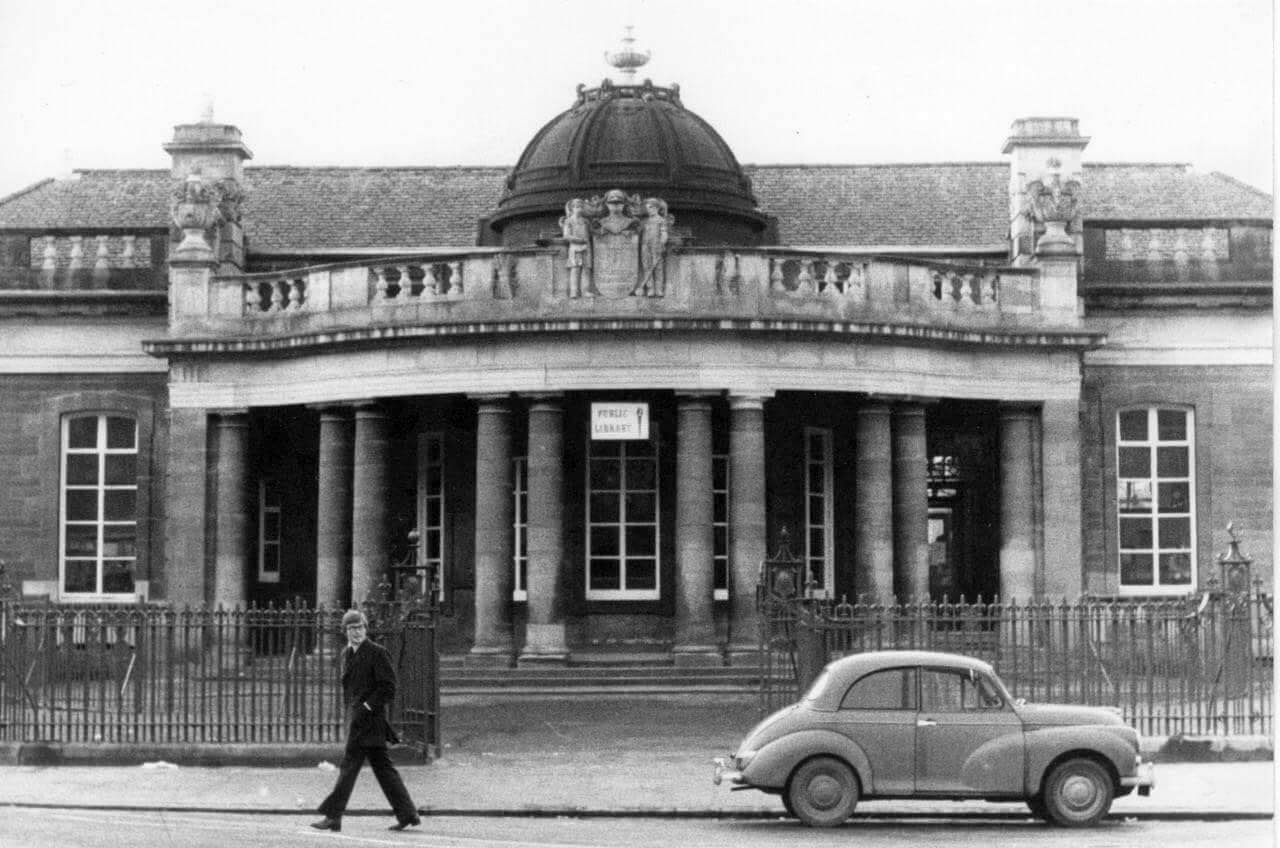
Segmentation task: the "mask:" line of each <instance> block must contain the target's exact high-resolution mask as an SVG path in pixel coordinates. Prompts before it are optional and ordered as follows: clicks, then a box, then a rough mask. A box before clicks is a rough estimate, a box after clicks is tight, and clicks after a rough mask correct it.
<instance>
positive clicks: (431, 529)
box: [418, 431, 449, 601]
mask: <svg viewBox="0 0 1280 848" xmlns="http://www.w3.org/2000/svg"><path fill="white" fill-rule="evenodd" d="M433 442H434V443H435V444H436V446H437V448H438V449H437V450H436V451H435V454H436V455H437V456H438V457H439V459H438V460H435V461H433V460H432V458H431V456H432V450H431V446H432V443H433ZM446 461H447V457H446V455H445V438H444V433H441V432H438V431H432V432H427V433H419V434H418V533H419V538H418V565H419V566H420V567H422V568H426V567H427V566H428V565H431V566H434V572H435V574H436V581H437V584H438V585H439V591H438V593H437V598H438V599H439V600H441V601H443V600H444V598H445V582H446V579H447V575H446V574H445V571H444V560H445V552H446V551H447V550H449V544H448V543H449V539H448V529H449V524H448V511H447V510H446V506H447V504H446V501H445V489H446V486H445V465H446ZM433 467H434V468H436V469H437V470H438V471H439V473H438V474H437V475H436V480H437V481H438V485H437V486H436V488H435V490H434V491H431V490H430V486H428V482H429V481H430V479H431V474H430V471H431V469H432V468H433ZM432 533H435V534H437V535H438V537H439V545H438V546H437V554H436V556H434V557H428V556H427V551H428V550H430V547H429V545H428V540H429V539H430V537H431V534H432ZM422 591H423V592H424V593H425V592H427V591H429V589H428V587H426V586H423V587H422Z"/></svg>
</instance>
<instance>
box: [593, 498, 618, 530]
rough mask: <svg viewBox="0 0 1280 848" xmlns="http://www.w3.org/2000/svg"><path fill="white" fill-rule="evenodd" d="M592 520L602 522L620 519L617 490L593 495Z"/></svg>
mask: <svg viewBox="0 0 1280 848" xmlns="http://www.w3.org/2000/svg"><path fill="white" fill-rule="evenodd" d="M591 520H592V521H594V522H596V523H600V522H612V521H618V520H619V517H618V495H617V493H615V492H606V493H604V494H601V493H599V492H594V493H592V495H591Z"/></svg>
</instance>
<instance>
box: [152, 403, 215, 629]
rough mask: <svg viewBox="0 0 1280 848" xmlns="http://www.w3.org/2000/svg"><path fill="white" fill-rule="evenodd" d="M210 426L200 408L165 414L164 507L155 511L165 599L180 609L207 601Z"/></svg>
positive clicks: (175, 410)
mask: <svg viewBox="0 0 1280 848" xmlns="http://www.w3.org/2000/svg"><path fill="white" fill-rule="evenodd" d="M209 423H210V422H209V414H208V412H207V411H206V410H204V409H170V410H169V448H168V462H167V467H166V468H165V489H164V503H163V504H162V505H161V508H160V510H159V512H160V514H161V515H163V516H164V597H165V600H167V601H169V602H170V603H172V604H174V605H175V606H179V607H181V606H199V605H201V604H204V603H207V602H209V601H210V600H212V598H211V597H210V595H209V591H210V587H209V586H208V585H207V584H206V579H207V576H206V575H207V571H206V567H205V566H206V562H207V557H208V549H207V547H206V545H205V540H206V538H207V534H208V532H209V517H210V516H211V515H212V514H213V510H212V508H211V507H210V505H209V504H208V503H207V502H206V500H205V498H206V494H205V492H206V489H207V488H208V484H209V477H208V473H209V472H208V464H209V443H210V437H209V436H210V434H209V430H210V427H209ZM153 579H154V578H153ZM153 585H154V584H153Z"/></svg>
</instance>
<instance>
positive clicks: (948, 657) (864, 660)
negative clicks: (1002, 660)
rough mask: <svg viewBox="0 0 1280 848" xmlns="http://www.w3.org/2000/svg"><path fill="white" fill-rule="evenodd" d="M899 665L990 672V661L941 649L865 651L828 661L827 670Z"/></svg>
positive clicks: (854, 671)
mask: <svg viewBox="0 0 1280 848" xmlns="http://www.w3.org/2000/svg"><path fill="white" fill-rule="evenodd" d="M900 665H944V666H955V667H959V668H972V669H974V670H975V671H985V672H988V673H990V672H992V668H991V665H990V663H987V662H984V661H983V660H980V659H978V658H976V657H969V656H965V655H964V654H949V653H945V652H942V651H867V652H865V653H861V654H852V655H850V656H847V657H843V658H842V659H838V660H836V661H835V662H832V663H830V664H829V665H828V666H827V670H828V671H830V672H832V673H833V674H841V675H845V674H854V675H860V674H865V673H867V672H869V671H874V670H876V669H880V668H892V667H894V666H900Z"/></svg>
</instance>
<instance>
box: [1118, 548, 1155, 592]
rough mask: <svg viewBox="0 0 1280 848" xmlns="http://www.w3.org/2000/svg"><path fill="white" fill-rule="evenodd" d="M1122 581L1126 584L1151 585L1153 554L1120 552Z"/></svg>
mask: <svg viewBox="0 0 1280 848" xmlns="http://www.w3.org/2000/svg"><path fill="white" fill-rule="evenodd" d="M1120 582H1121V584H1123V585H1125V586H1150V585H1151V554H1120Z"/></svg>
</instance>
